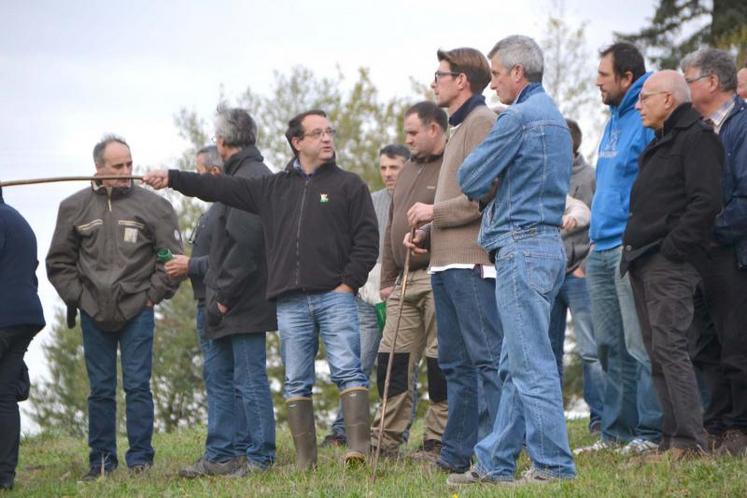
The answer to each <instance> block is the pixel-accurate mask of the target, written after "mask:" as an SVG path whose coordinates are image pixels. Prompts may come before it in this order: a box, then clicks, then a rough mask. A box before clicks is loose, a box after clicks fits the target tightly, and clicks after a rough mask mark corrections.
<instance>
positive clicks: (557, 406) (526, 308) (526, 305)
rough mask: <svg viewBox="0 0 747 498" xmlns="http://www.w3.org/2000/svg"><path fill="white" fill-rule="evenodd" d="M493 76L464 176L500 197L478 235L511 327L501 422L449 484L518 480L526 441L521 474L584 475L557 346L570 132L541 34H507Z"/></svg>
mask: <svg viewBox="0 0 747 498" xmlns="http://www.w3.org/2000/svg"><path fill="white" fill-rule="evenodd" d="M488 58H490V59H491V60H490V63H491V75H492V77H491V85H490V87H491V88H492V89H494V90H496V93H497V94H498V98H499V99H500V100H501V102H503V103H504V104H511V107H509V108H508V110H506V111H505V112H503V113H501V114H500V115H499V117H498V120H497V121H496V123H495V125H494V126H493V129H492V130H491V131H490V134H489V135H488V136H487V138H486V139H485V140H484V141H483V142H482V143H481V144H480V145H479V146H478V147H477V148H476V149H475V150H474V151H473V152H472V153H471V154H470V155H469V156H467V158H466V159H465V160H464V163H463V164H462V166H461V167H460V169H459V184H460V186H461V188H462V191H463V192H464V193H465V195H467V197H469V198H471V199H483V200H486V196H489V195H490V193H491V191H492V190H494V191H495V197H494V198H493V199H490V200H489V201H488V204H487V206H486V208H485V210H484V211H483V217H482V226H481V229H480V244H481V245H482V246H483V247H484V248H485V250H486V251H488V252H489V253H490V254H491V256H492V258H494V259H495V268H496V281H497V282H500V284H499V285H496V289H495V290H496V301H497V305H498V315H499V317H500V321H501V324H502V325H503V330H504V339H503V350H502V352H501V361H500V367H499V368H500V376H501V379H503V390H502V392H501V402H500V404H499V406H498V414H497V416H496V419H495V423H494V425H493V431H492V433H490V434H489V435H488V436H486V437H485V438H483V439H482V440H481V441H479V442H478V443H477V445H476V446H475V454H476V456H477V462H476V464H475V465H474V466H473V468H472V469H471V470H468V471H467V472H465V473H464V474H452V475H451V476H449V479H448V481H447V482H448V483H449V484H450V485H460V484H471V483H477V482H492V483H495V484H506V483H508V484H512V483H513V482H514V471H515V470H516V459H517V458H518V456H519V453H520V452H521V450H522V447H523V445H524V444H525V443H526V449H527V452H528V453H529V457H530V458H531V460H532V467H531V468H530V470H529V471H528V472H527V473H526V474H525V475H524V477H523V479H522V480H521V483H529V482H543V481H548V480H554V479H572V478H574V477H575V475H576V469H575V466H574V464H573V457H572V455H571V451H570V448H569V445H568V433H567V430H566V425H565V418H564V416H563V397H562V394H561V391H560V382H559V378H558V370H557V368H556V366H555V357H554V355H553V352H552V347H551V345H550V338H549V336H548V327H549V320H550V307H551V305H552V303H553V301H554V300H555V296H556V295H557V293H558V289H559V288H560V285H561V284H562V282H563V277H564V273H565V252H564V249H563V242H562V240H561V238H560V226H561V224H562V216H563V209H564V206H565V195H566V193H567V192H568V188H569V180H570V174H571V158H572V153H571V135H570V132H569V131H568V127H567V126H566V123H565V119H564V118H563V116H562V115H561V114H560V112H559V111H558V109H557V106H556V105H555V103H554V102H553V100H552V99H551V98H550V97H549V96H548V95H547V94H546V93H545V91H544V89H543V88H542V85H541V81H542V71H543V57H542V51H541V50H540V48H539V46H538V45H537V43H536V42H535V41H534V40H532V39H531V38H528V37H525V36H519V35H514V36H509V37H508V38H504V39H503V40H501V41H499V42H498V43H497V44H496V45H495V47H493V49H492V50H491V51H490V53H489V54H488Z"/></svg>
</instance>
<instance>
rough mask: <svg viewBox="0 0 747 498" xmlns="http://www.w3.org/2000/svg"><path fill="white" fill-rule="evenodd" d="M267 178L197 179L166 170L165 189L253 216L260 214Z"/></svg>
mask: <svg viewBox="0 0 747 498" xmlns="http://www.w3.org/2000/svg"><path fill="white" fill-rule="evenodd" d="M267 178H271V177H270V176H261V177H254V178H242V177H235V176H227V175H218V176H215V175H199V174H197V173H189V172H185V171H179V170H175V169H172V170H169V187H171V188H172V189H174V190H176V191H177V192H181V193H182V194H184V195H186V196H189V197H197V198H199V199H202V200H203V201H208V202H221V203H223V204H225V205H226V206H230V207H234V208H237V209H241V210H244V211H248V212H250V213H254V214H260V210H261V209H262V206H263V205H265V203H263V202H262V193H263V192H264V191H266V189H265V187H264V185H263V183H264V180H265V179H267Z"/></svg>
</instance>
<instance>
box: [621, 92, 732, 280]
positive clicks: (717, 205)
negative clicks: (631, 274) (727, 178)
mask: <svg viewBox="0 0 747 498" xmlns="http://www.w3.org/2000/svg"><path fill="white" fill-rule="evenodd" d="M723 164H724V148H723V146H722V145H721V142H720V141H719V139H718V137H717V136H716V134H715V133H714V132H713V130H712V129H711V128H710V127H709V126H707V125H706V124H704V123H703V122H702V121H701V119H700V115H699V114H698V113H697V112H696V111H694V110H693V109H692V106H691V105H690V104H682V105H680V106H679V107H678V108H677V109H675V111H674V112H673V113H672V114H671V115H670V116H669V118H667V120H666V121H665V122H664V127H663V129H662V130H660V131H659V132H657V134H656V138H655V139H654V140H652V141H651V143H649V144H648V146H647V147H646V149H645V150H644V151H643V153H642V154H641V158H640V160H639V172H638V177H637V178H636V181H635V183H634V184H633V188H632V190H631V192H630V219H629V220H628V224H627V226H626V228H625V234H624V235H623V244H624V250H623V262H622V265H621V269H622V270H625V269H626V268H627V265H628V264H630V263H631V262H633V261H634V260H636V259H638V258H639V257H641V256H643V255H644V254H648V253H650V252H652V251H657V250H658V251H660V252H661V253H662V255H663V256H665V257H667V258H669V259H671V260H673V261H688V262H690V263H693V264H695V265H696V266H698V262H699V261H701V260H702V259H701V258H703V257H704V256H705V251H706V247H707V243H708V240H709V234H710V233H711V232H712V230H713V223H714V218H715V217H716V215H717V214H718V213H719V211H720V210H721V169H722V167H723Z"/></svg>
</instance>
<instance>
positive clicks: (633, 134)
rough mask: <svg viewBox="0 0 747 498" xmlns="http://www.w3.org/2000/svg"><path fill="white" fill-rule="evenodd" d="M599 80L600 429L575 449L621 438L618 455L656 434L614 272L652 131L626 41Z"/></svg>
mask: <svg viewBox="0 0 747 498" xmlns="http://www.w3.org/2000/svg"><path fill="white" fill-rule="evenodd" d="M600 55H601V60H600V62H599V70H598V76H597V83H596V84H597V86H598V87H599V90H600V92H601V94H602V100H603V102H604V103H605V104H607V105H609V109H610V117H609V121H608V122H607V126H606V127H605V129H604V135H603V136H602V140H601V142H600V144H599V159H598V160H597V190H596V193H595V195H594V200H593V202H592V206H591V228H590V232H589V235H590V237H591V241H592V243H593V248H592V253H591V254H590V255H589V258H588V260H587V271H588V277H587V278H588V283H589V293H590V294H591V310H592V319H593V324H594V334H595V338H596V341H597V346H598V348H599V360H600V361H601V362H602V366H603V367H604V369H605V371H606V372H607V384H606V386H605V390H604V392H603V394H602V400H603V404H604V408H603V412H602V435H601V438H600V440H599V441H597V442H596V443H595V444H594V445H592V446H589V447H586V448H579V449H577V450H576V452H577V453H580V452H583V451H588V450H591V451H594V450H602V449H607V448H611V447H613V446H617V445H621V444H627V445H626V446H625V447H624V448H622V450H621V452H622V453H624V454H640V453H646V452H648V451H653V450H655V449H657V447H658V441H659V440H660V438H661V408H660V406H659V402H658V400H657V397H656V392H655V391H654V388H653V384H652V381H651V361H650V360H649V357H648V354H647V353H646V349H645V347H644V344H643V339H642V336H641V329H640V325H639V323H638V316H637V315H636V311H635V304H634V302H633V291H632V289H631V286H630V281H629V280H628V277H627V276H626V277H621V276H620V272H619V269H618V268H619V263H620V256H621V254H622V250H623V247H622V236H623V232H624V231H625V225H626V223H627V220H628V209H629V202H630V189H631V187H632V185H633V182H634V181H635V179H636V176H637V175H638V157H639V156H640V155H641V152H642V151H643V149H644V148H645V147H646V145H647V144H648V143H649V142H650V141H651V139H652V138H653V136H654V134H653V132H652V131H651V130H649V129H646V128H644V127H643V125H642V124H641V119H640V116H639V114H638V111H636V110H635V103H636V101H637V100H638V94H639V93H640V91H641V87H642V86H643V83H644V82H645V81H646V79H647V78H648V77H649V74H650V73H646V72H645V71H646V69H645V66H644V62H643V56H642V55H641V53H640V52H639V51H638V49H637V48H636V47H635V46H633V45H631V44H629V43H615V44H613V45H611V46H610V47H608V48H606V49H605V50H603V51H602V52H601V54H600Z"/></svg>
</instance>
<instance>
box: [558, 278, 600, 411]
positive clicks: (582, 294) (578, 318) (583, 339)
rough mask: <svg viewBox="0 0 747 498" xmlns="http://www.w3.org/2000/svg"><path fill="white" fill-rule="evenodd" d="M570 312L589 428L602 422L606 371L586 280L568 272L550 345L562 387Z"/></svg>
mask: <svg viewBox="0 0 747 498" xmlns="http://www.w3.org/2000/svg"><path fill="white" fill-rule="evenodd" d="M569 309H570V310H571V317H572V319H573V333H574V334H575V336H576V346H577V348H578V352H579V356H581V362H582V364H583V365H582V368H583V374H584V401H586V404H587V405H588V406H589V412H590V417H589V426H591V424H593V423H595V422H600V423H601V419H602V409H603V405H602V392H604V370H602V364H601V363H599V358H597V344H596V342H595V341H594V329H593V327H592V319H591V298H590V297H589V290H588V289H587V287H586V279H585V278H579V277H576V276H573V275H572V274H570V273H567V274H566V276H565V280H564V281H563V285H562V286H561V287H560V291H559V292H558V297H556V298H555V304H553V307H552V311H551V312H550V343H551V344H552V350H553V353H554V354H555V359H556V360H557V363H558V373H559V374H560V385H561V388H562V386H563V345H564V343H565V326H566V315H567V314H568V310H569Z"/></svg>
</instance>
